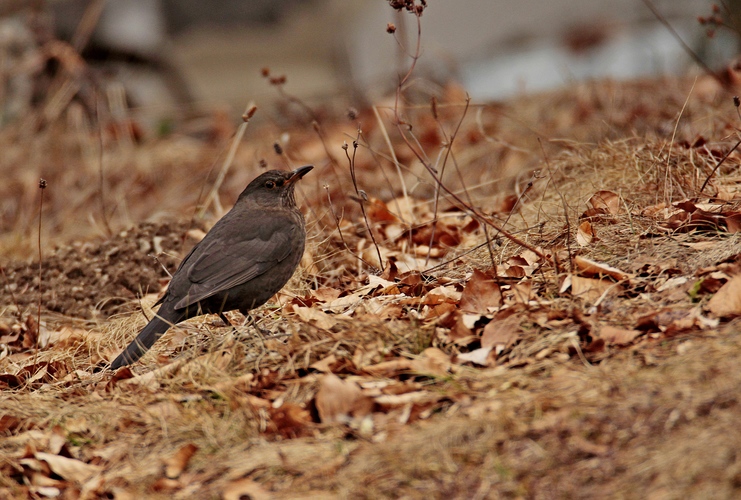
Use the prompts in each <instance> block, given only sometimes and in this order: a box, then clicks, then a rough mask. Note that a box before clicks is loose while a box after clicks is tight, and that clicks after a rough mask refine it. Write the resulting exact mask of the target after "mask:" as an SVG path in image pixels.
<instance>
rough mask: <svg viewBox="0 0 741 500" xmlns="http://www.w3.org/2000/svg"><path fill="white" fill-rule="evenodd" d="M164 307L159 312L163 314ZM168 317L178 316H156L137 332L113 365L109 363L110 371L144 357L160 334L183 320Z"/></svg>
mask: <svg viewBox="0 0 741 500" xmlns="http://www.w3.org/2000/svg"><path fill="white" fill-rule="evenodd" d="M164 307H165V305H163V306H162V307H160V312H163V313H164V311H162V309H163V308H164ZM169 316H180V315H179V314H165V316H164V317H163V316H160V315H159V314H157V316H155V317H154V318H152V321H150V322H149V323H147V326H145V327H144V328H143V329H142V331H141V332H139V335H137V336H136V338H135V339H134V340H132V341H131V343H130V344H129V345H128V347H126V349H124V351H123V352H122V353H121V354H119V355H118V357H117V358H116V359H114V360H113V363H111V369H112V370H117V369H118V368H121V367H122V366H126V365H130V364H131V363H134V362H135V361H137V360H138V359H139V358H141V357H142V356H144V354H145V353H146V352H147V351H148V350H149V349H150V348H151V347H152V346H153V345H154V343H155V342H157V339H159V338H160V337H161V336H162V334H164V333H165V332H166V331H167V330H168V329H169V328H170V327H171V326H172V325H174V324H175V323H178V322H180V321H182V319H183V318H180V317H172V318H170V317H169Z"/></svg>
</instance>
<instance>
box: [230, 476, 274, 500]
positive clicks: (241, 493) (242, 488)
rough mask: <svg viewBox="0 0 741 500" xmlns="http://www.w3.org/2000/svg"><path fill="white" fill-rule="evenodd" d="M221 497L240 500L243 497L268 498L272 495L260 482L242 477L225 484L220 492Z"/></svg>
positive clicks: (265, 499)
mask: <svg viewBox="0 0 741 500" xmlns="http://www.w3.org/2000/svg"><path fill="white" fill-rule="evenodd" d="M222 498H223V499H224V500H242V499H244V498H249V499H250V500H270V499H271V498H273V496H272V495H271V494H270V492H269V491H267V490H266V489H265V488H263V487H262V485H261V484H260V483H257V482H255V481H253V480H252V479H249V478H243V479H237V480H236V481H231V482H230V483H229V484H227V485H226V486H225V487H224V491H223V492H222Z"/></svg>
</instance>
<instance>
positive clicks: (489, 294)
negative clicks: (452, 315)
mask: <svg viewBox="0 0 741 500" xmlns="http://www.w3.org/2000/svg"><path fill="white" fill-rule="evenodd" d="M501 305H502V292H501V291H500V290H499V285H498V284H497V283H496V281H494V278H493V277H492V276H491V275H490V274H488V273H483V272H481V271H479V270H478V269H474V271H473V275H472V276H471V279H469V280H468V283H467V284H466V288H464V289H463V293H462V294H461V302H460V309H461V310H462V311H466V312H473V313H478V314H488V313H489V308H490V307H491V308H494V307H499V306H501Z"/></svg>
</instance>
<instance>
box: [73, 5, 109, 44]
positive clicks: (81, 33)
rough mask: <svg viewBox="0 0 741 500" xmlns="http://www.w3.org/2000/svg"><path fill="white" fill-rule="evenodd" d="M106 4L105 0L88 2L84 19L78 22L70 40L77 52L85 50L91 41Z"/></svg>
mask: <svg viewBox="0 0 741 500" xmlns="http://www.w3.org/2000/svg"><path fill="white" fill-rule="evenodd" d="M105 4H106V2H105V0H93V1H92V2H90V3H89V4H88V6H87V8H86V9H85V12H84V13H83V14H82V19H80V22H79V23H78V24H77V29H76V30H75V34H74V36H73V37H72V41H71V42H70V44H71V45H72V47H74V49H75V50H76V51H77V52H79V53H81V52H82V51H83V50H85V47H86V46H87V44H88V42H89V41H90V36H91V35H92V34H93V31H95V27H96V26H97V25H98V21H99V20H100V15H101V14H102V13H103V7H105Z"/></svg>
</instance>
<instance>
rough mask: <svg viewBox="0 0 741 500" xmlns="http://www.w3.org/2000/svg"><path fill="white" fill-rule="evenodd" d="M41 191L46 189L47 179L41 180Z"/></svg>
mask: <svg viewBox="0 0 741 500" xmlns="http://www.w3.org/2000/svg"><path fill="white" fill-rule="evenodd" d="M39 189H46V179H39Z"/></svg>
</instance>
